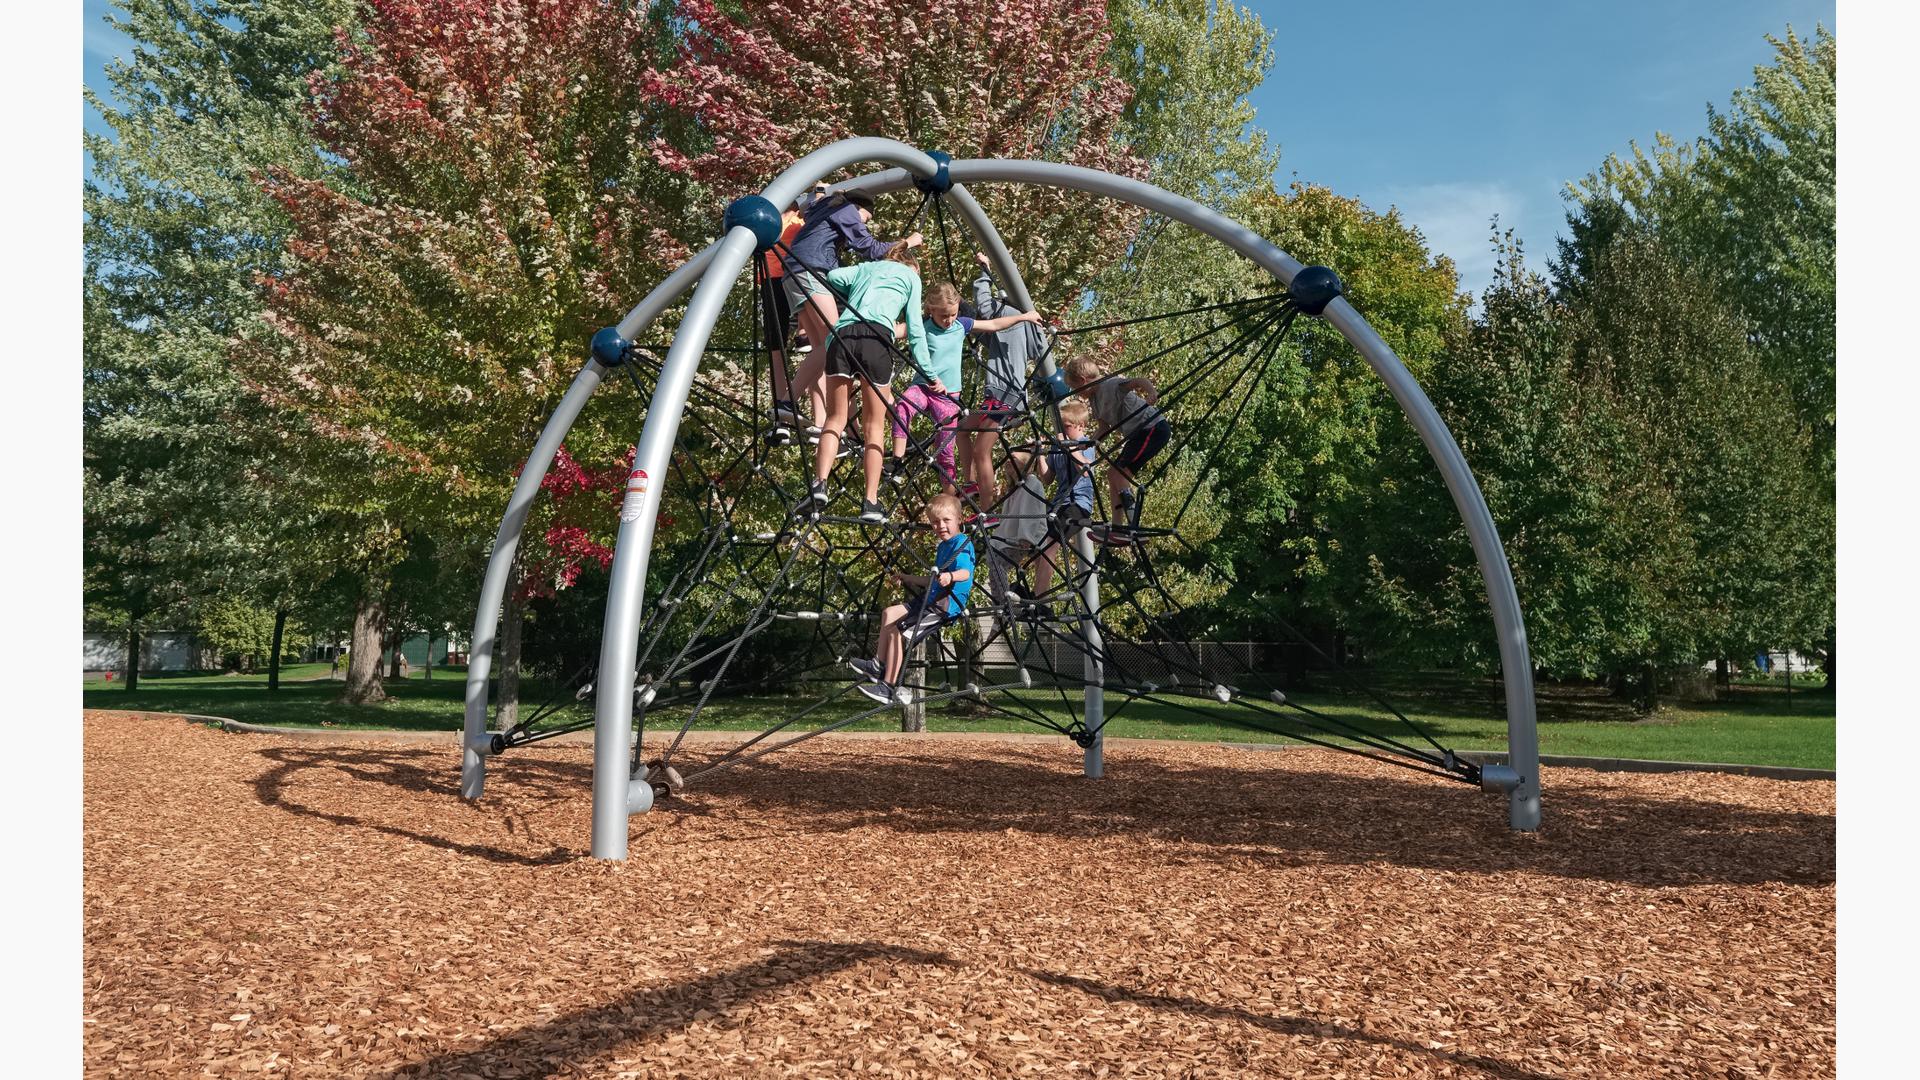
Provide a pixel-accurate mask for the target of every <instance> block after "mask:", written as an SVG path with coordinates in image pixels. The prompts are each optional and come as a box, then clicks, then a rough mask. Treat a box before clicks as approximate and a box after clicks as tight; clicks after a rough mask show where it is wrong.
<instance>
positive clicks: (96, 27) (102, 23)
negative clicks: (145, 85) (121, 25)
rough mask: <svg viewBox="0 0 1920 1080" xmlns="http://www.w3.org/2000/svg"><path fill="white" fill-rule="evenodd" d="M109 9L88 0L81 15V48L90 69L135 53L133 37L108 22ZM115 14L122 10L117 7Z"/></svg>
mask: <svg viewBox="0 0 1920 1080" xmlns="http://www.w3.org/2000/svg"><path fill="white" fill-rule="evenodd" d="M108 10H109V8H108V5H107V4H105V3H98V2H94V0H88V3H87V5H86V9H85V13H84V14H83V15H82V16H81V19H82V22H81V26H82V30H81V33H80V48H81V51H82V53H84V54H85V56H86V62H87V67H88V69H89V70H90V71H91V70H98V69H100V68H102V67H105V66H106V64H107V61H109V60H124V59H127V58H129V57H131V56H132V55H133V39H132V38H130V37H128V36H127V35H126V34H125V33H123V32H121V31H119V30H117V29H115V28H114V27H113V26H112V25H110V24H109V23H108V22H107V20H106V15H107V13H108ZM113 14H115V15H119V14H121V12H120V11H118V10H117V9H116V10H114V11H113ZM67 40H69V41H71V40H73V39H71V38H69V39H67ZM67 55H69V56H71V55H73V54H72V53H68V54H67Z"/></svg>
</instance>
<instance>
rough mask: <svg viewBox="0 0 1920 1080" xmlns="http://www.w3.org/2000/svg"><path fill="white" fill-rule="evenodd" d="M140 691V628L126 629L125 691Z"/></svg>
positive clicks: (132, 626) (130, 627)
mask: <svg viewBox="0 0 1920 1080" xmlns="http://www.w3.org/2000/svg"><path fill="white" fill-rule="evenodd" d="M138 689H140V626H139V624H137V623H136V624H134V625H131V626H129V627H127V690H128V691H134V690H138Z"/></svg>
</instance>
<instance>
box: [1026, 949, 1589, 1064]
mask: <svg viewBox="0 0 1920 1080" xmlns="http://www.w3.org/2000/svg"><path fill="white" fill-rule="evenodd" d="M1026 974H1028V975H1030V976H1032V977H1033V978H1035V979H1038V980H1040V981H1041V982H1043V983H1050V984H1052V985H1054V986H1061V987H1065V988H1067V989H1069V990H1078V991H1080V992H1081V993H1083V994H1087V995H1089V996H1091V997H1096V998H1099V999H1100V1000H1102V1001H1110V1002H1119V1003H1125V1004H1128V1005H1141V1006H1145V1007H1146V1008H1150V1009H1165V1010H1168V1011H1171V1012H1183V1013H1187V1014H1189V1015H1192V1016H1199V1017H1203V1018H1205V1019H1208V1020H1237V1021H1239V1022H1240V1023H1243V1024H1250V1025H1252V1026H1254V1027H1259V1028H1265V1029H1267V1030H1268V1031H1274V1032H1278V1033H1280V1034H1282V1035H1291V1036H1295V1037H1297V1038H1320V1039H1345V1040H1348V1041H1350V1042H1369V1043H1374V1044H1376V1045H1379V1046H1391V1047H1394V1048H1395V1049H1398V1050H1404V1051H1407V1052H1409V1053H1413V1054H1423V1055H1425V1056H1427V1057H1430V1058H1436V1059H1438V1060H1440V1061H1444V1062H1447V1063H1448V1064H1452V1065H1468V1066H1471V1067H1473V1068H1475V1069H1479V1070H1480V1071H1482V1072H1484V1073H1486V1074H1488V1075H1490V1076H1497V1077H1500V1078H1501V1080H1551V1078H1550V1077H1548V1076H1546V1075H1545V1074H1543V1073H1536V1072H1529V1071H1527V1070H1526V1069H1521V1068H1518V1067H1515V1066H1513V1065H1509V1064H1507V1063H1506V1062H1504V1061H1500V1060H1498V1059H1496V1058H1490V1057H1484V1056H1482V1055H1479V1054H1462V1053H1459V1052H1457V1051H1453V1050H1435V1049H1433V1048H1432V1047H1430V1046H1427V1045H1425V1044H1423V1043H1417V1042H1408V1041H1407V1040H1405V1039H1395V1038H1392V1037H1390V1036H1386V1035H1373V1034H1369V1033H1368V1032H1365V1031H1362V1030H1360V1029H1358V1028H1350V1027H1346V1026H1344V1025H1341V1024H1325V1023H1321V1022H1320V1021H1317V1020H1308V1019H1306V1018H1305V1017H1300V1016H1268V1015H1266V1014H1264V1013H1257V1012H1250V1011H1248V1010H1246V1009H1235V1008H1232V1007H1229V1006H1226V1005H1216V1004H1214V1003H1212V1002H1210V1001H1201V1000H1199V999H1197V998H1190V997H1180V996H1178V995H1175V994H1148V993H1142V992H1141V991H1139V990H1129V989H1127V988H1126V987H1123V986H1116V985H1114V984H1112V983H1103V982H1099V981H1096V980H1094V979H1083V978H1080V977H1079V976H1077V975H1060V974H1056V973H1054V972H1051V971H1033V970H1028V971H1027V972H1026Z"/></svg>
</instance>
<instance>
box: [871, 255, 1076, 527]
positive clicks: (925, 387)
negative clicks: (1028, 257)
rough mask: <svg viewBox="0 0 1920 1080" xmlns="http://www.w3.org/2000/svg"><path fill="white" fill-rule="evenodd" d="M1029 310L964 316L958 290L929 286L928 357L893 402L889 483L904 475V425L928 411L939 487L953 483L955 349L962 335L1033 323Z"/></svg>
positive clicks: (957, 413) (899, 480)
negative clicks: (992, 316) (993, 316)
mask: <svg viewBox="0 0 1920 1080" xmlns="http://www.w3.org/2000/svg"><path fill="white" fill-rule="evenodd" d="M1039 321H1040V316H1039V315H1038V314H1037V313H1035V312H1031V311H1027V312H1022V313H1020V314H1018V315H1008V316H1006V317H1004V318H999V319H969V318H965V317H964V316H962V315H961V314H960V290H959V289H956V288H954V286H953V283H952V282H950V281H939V282H935V283H934V284H933V285H931V286H929V287H928V289H927V299H926V319H925V323H924V325H925V326H926V331H927V352H928V354H929V355H930V356H931V357H932V360H931V361H930V362H929V363H928V364H927V369H926V370H925V371H923V372H921V373H920V374H919V376H917V377H916V378H915V379H914V380H913V385H912V386H909V387H907V389H906V390H905V392H903V393H902V394H901V395H900V398H899V400H898V401H896V402H894V406H893V457H892V459H891V460H890V461H889V462H888V463H887V464H888V469H887V473H888V477H889V479H891V480H892V481H893V482H894V483H896V484H897V483H902V482H904V481H905V479H906V467H905V466H906V455H907V430H908V426H909V425H910V424H911V423H912V421H913V418H914V416H915V415H917V414H919V413H923V412H925V413H931V414H932V416H933V426H934V458H935V461H936V462H937V463H938V464H939V466H940V481H941V488H940V490H942V491H943V492H945V493H947V494H949V495H951V494H953V492H954V487H953V440H954V434H955V429H956V428H957V427H958V421H959V418H960V354H961V352H962V346H964V345H965V344H966V340H967V335H968V334H991V333H997V332H998V331H1001V330H1005V329H1007V328H1008V327H1010V326H1015V325H1017V324H1019V323H1023V322H1039Z"/></svg>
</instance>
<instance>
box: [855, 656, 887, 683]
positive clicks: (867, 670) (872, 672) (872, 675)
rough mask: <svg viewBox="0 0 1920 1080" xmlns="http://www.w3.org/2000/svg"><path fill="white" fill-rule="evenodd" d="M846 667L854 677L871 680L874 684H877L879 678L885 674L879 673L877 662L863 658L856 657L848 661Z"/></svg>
mask: <svg viewBox="0 0 1920 1080" xmlns="http://www.w3.org/2000/svg"><path fill="white" fill-rule="evenodd" d="M847 666H848V667H849V668H852V669H853V673H854V674H855V675H859V676H861V677H862V678H866V679H872V680H873V681H874V682H879V681H880V676H881V675H883V674H885V672H883V671H881V669H880V663H879V661H877V660H869V659H867V658H866V657H864V656H856V657H854V658H853V659H851V660H848V661H847Z"/></svg>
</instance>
